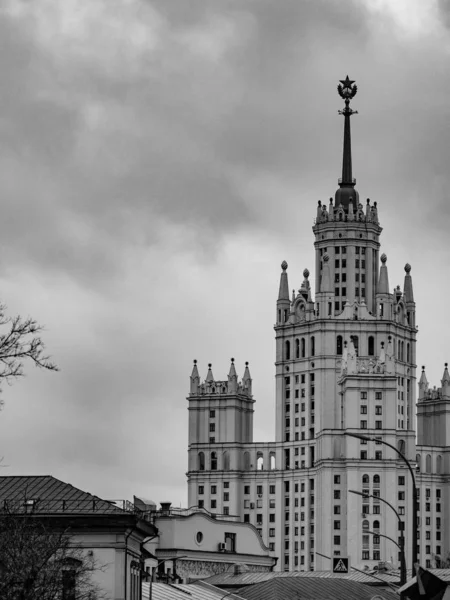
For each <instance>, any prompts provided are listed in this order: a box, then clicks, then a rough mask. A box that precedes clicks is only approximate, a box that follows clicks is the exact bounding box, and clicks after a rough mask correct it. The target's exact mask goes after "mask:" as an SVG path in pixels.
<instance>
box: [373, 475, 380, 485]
mask: <svg viewBox="0 0 450 600" xmlns="http://www.w3.org/2000/svg"><path fill="white" fill-rule="evenodd" d="M373 487H380V476H379V475H374V476H373Z"/></svg>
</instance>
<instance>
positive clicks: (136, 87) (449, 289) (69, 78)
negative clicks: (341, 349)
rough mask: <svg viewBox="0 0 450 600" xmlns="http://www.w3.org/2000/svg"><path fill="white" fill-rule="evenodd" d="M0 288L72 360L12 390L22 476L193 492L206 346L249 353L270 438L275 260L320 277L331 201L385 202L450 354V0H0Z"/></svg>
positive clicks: (295, 279)
mask: <svg viewBox="0 0 450 600" xmlns="http://www.w3.org/2000/svg"><path fill="white" fill-rule="evenodd" d="M0 40H1V46H2V47H1V52H0V77H1V85H0V207H1V211H0V240H1V241H0V244H1V254H0V299H1V301H2V302H3V303H5V304H6V305H7V306H8V310H9V313H10V314H11V315H15V314H21V315H22V316H24V317H25V316H28V315H30V316H32V317H34V318H35V319H36V320H37V321H38V322H39V323H41V324H42V325H44V326H45V331H44V333H43V338H44V341H45V343H46V347H47V350H48V352H49V354H51V356H52V358H53V360H54V361H55V362H56V363H57V364H58V366H59V367H60V371H59V372H58V373H51V372H43V371H40V370H39V369H35V368H34V367H33V366H32V365H29V366H28V367H27V368H26V377H25V378H23V379H21V380H19V381H17V382H16V383H15V384H14V385H12V386H5V387H4V388H3V390H2V398H3V401H4V406H3V409H2V411H1V413H0V456H2V457H3V460H2V462H1V465H2V471H1V473H2V474H4V475H26V474H51V475H54V476H55V477H58V478H60V479H62V480H63V481H66V482H69V483H71V484H72V485H74V486H76V487H79V488H81V489H83V490H86V491H88V492H91V493H94V494H96V495H98V496H101V497H103V498H108V499H121V498H125V499H132V496H133V494H136V495H138V496H142V497H145V498H149V499H152V500H153V501H155V502H157V503H159V502H161V501H171V502H172V503H173V504H174V505H175V506H180V505H181V506H186V502H187V486H186V470H187V440H188V431H187V425H188V418H187V417H188V411H187V401H186V396H187V394H188V392H189V376H190V373H191V369H192V361H193V359H197V361H198V366H199V371H200V375H201V377H202V378H204V377H205V376H206V372H207V364H208V363H209V362H211V363H212V365H213V374H214V376H215V377H216V378H217V379H226V376H227V373H228V369H229V365H230V358H231V357H234V358H235V362H236V368H237V371H238V375H239V376H242V374H243V370H244V364H245V361H249V363H250V370H251V374H252V378H253V392H254V397H255V399H256V404H255V409H256V413H255V420H254V422H255V431H254V439H255V441H269V440H273V439H274V435H275V434H274V410H275V406H274V391H275V381H274V374H275V368H274V358H275V355H274V331H273V324H274V321H275V314H276V313H275V307H276V299H277V293H278V285H279V276H280V272H281V269H280V264H281V262H282V261H283V260H286V261H287V262H288V264H289V268H288V275H289V285H290V288H291V289H294V288H295V289H298V288H299V287H300V285H301V282H302V280H303V276H302V272H303V269H304V268H305V267H307V268H309V270H310V271H311V279H312V280H314V248H313V241H314V238H313V234H312V230H311V228H312V225H313V219H314V217H315V215H316V206H317V201H318V200H319V199H320V200H322V201H325V202H327V201H328V199H329V197H330V196H334V193H335V191H336V188H337V178H338V177H340V176H341V160H342V155H341V153H342V133H343V119H342V117H340V116H339V115H338V112H337V111H338V109H340V108H342V100H341V99H340V98H339V96H338V94H337V91H336V86H337V84H338V82H339V80H340V79H344V78H345V76H346V75H347V74H348V75H349V76H350V78H351V79H354V80H355V81H356V83H357V85H358V93H357V96H356V97H355V99H354V100H353V102H352V106H353V108H354V109H356V110H358V115H356V116H355V117H352V145H353V174H354V176H355V177H356V179H357V188H358V191H359V193H360V198H361V199H362V202H363V203H365V199H366V198H368V197H369V198H370V199H371V201H377V203H378V209H379V218H380V222H381V225H382V227H383V233H382V236H381V242H382V252H384V253H386V255H387V257H388V263H387V264H388V267H389V278H390V286H391V288H394V287H395V286H396V285H397V284H400V285H401V286H402V285H403V278H404V271H403V267H404V265H405V263H406V262H409V263H410V264H411V265H412V271H411V275H412V277H413V285H414V292H415V299H416V302H417V323H418V326H419V333H418V351H417V363H418V366H419V368H420V365H422V364H424V365H426V368H427V370H426V372H427V377H428V380H429V381H430V383H431V384H432V385H435V384H436V385H440V379H441V376H442V372H443V368H444V362H445V361H449V362H450V347H449V346H450V336H449V333H450V323H449V319H448V308H447V305H448V298H449V294H450V281H449V278H448V275H447V274H448V265H449V262H450V247H449V243H448V234H449V230H450V208H449V199H448V195H449V190H450V169H449V164H448V162H449V152H448V149H449V146H450V101H449V98H450V71H449V68H448V64H449V54H450V2H449V1H444V0H442V1H439V2H438V1H437V0H428V1H427V2H423V0H358V1H356V0H355V1H354V2H353V1H351V0H277V1H276V2H274V1H273V0H235V1H233V0H202V1H201V0H64V2H61V0H33V1H31V0H3V1H2V2H1V4H0Z"/></svg>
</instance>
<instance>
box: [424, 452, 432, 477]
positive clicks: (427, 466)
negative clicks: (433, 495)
mask: <svg viewBox="0 0 450 600" xmlns="http://www.w3.org/2000/svg"><path fill="white" fill-rule="evenodd" d="M425 472H426V473H431V454H427V457H426V459H425Z"/></svg>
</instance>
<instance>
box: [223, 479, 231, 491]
mask: <svg viewBox="0 0 450 600" xmlns="http://www.w3.org/2000/svg"><path fill="white" fill-rule="evenodd" d="M229 487H230V482H229V481H224V482H223V488H224V489H225V490H227V489H228V488H229Z"/></svg>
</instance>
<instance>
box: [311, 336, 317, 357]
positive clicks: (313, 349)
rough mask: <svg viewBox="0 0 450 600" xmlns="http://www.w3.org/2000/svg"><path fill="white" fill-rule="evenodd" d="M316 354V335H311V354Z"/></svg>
mask: <svg viewBox="0 0 450 600" xmlns="http://www.w3.org/2000/svg"><path fill="white" fill-rule="evenodd" d="M315 355H316V340H315V338H314V336H312V337H311V356H315Z"/></svg>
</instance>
